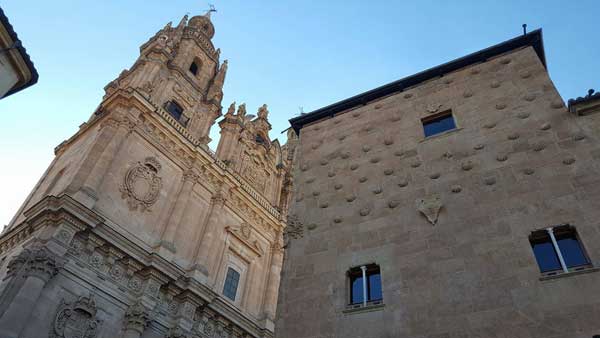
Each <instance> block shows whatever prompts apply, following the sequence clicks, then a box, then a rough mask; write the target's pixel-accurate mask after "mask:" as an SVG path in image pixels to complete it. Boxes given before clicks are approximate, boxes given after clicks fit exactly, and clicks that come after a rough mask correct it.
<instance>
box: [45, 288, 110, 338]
mask: <svg viewBox="0 0 600 338" xmlns="http://www.w3.org/2000/svg"><path fill="white" fill-rule="evenodd" d="M100 323H101V321H99V320H98V319H96V302H95V301H94V298H93V297H79V298H78V299H77V301H75V302H73V303H68V302H65V301H64V300H63V301H62V303H61V304H60V306H59V307H58V311H57V312H56V316H55V318H54V325H53V328H52V331H51V332H50V338H94V337H96V335H97V333H98V326H99V325H100Z"/></svg>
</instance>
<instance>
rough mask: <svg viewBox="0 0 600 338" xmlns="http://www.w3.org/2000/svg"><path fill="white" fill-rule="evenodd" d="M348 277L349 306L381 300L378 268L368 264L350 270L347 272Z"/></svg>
mask: <svg viewBox="0 0 600 338" xmlns="http://www.w3.org/2000/svg"><path fill="white" fill-rule="evenodd" d="M348 277H349V278H350V305H355V304H366V303H368V302H375V301H381V300H382V299H383V297H382V292H381V273H380V270H379V266H377V265H375V264H370V265H364V266H360V267H356V268H352V269H350V271H348ZM365 287H366V292H365ZM365 296H366V300H365Z"/></svg>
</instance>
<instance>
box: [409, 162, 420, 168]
mask: <svg viewBox="0 0 600 338" xmlns="http://www.w3.org/2000/svg"><path fill="white" fill-rule="evenodd" d="M410 166H411V167H413V168H418V167H420V166H421V162H419V161H415V162H413V163H411V165H410Z"/></svg>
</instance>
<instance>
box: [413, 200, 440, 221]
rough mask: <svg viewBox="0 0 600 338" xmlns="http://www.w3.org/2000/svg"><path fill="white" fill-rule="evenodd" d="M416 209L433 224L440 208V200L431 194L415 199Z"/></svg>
mask: <svg viewBox="0 0 600 338" xmlns="http://www.w3.org/2000/svg"><path fill="white" fill-rule="evenodd" d="M416 204H417V210H419V211H420V212H421V213H422V214H423V215H424V216H425V217H426V218H427V220H428V221H429V223H431V224H432V225H435V224H436V223H437V220H438V216H439V213H440V209H441V208H442V200H441V199H440V197H439V196H437V195H431V196H427V197H424V198H420V199H417V202H416Z"/></svg>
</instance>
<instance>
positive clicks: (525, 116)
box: [517, 112, 531, 120]
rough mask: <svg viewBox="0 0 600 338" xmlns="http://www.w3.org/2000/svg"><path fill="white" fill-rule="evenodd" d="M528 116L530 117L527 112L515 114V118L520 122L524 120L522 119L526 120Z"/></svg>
mask: <svg viewBox="0 0 600 338" xmlns="http://www.w3.org/2000/svg"><path fill="white" fill-rule="evenodd" d="M529 116H531V115H530V114H529V113H527V112H521V113H519V114H517V117H518V118H520V119H521V120H524V119H526V118H528V117H529Z"/></svg>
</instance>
